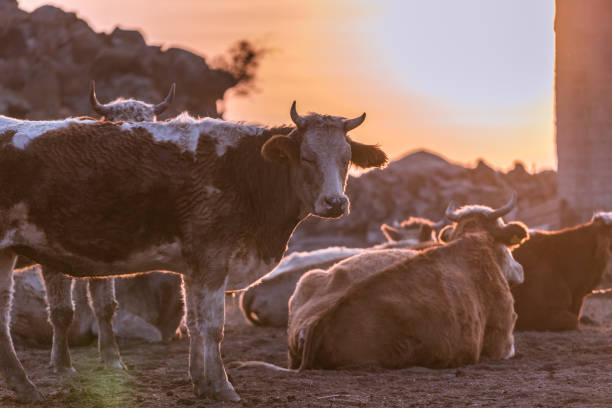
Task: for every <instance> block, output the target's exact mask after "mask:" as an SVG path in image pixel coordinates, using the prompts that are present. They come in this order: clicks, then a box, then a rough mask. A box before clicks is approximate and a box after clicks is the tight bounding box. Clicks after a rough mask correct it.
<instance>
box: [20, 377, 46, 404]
mask: <svg viewBox="0 0 612 408" xmlns="http://www.w3.org/2000/svg"><path fill="white" fill-rule="evenodd" d="M15 392H16V393H17V400H18V401H19V402H21V403H22V404H32V403H34V402H39V401H42V400H43V396H42V394H41V393H40V392H38V390H37V389H36V386H34V384H32V383H31V382H29V381H28V382H27V383H26V384H24V385H22V386H18V387H15Z"/></svg>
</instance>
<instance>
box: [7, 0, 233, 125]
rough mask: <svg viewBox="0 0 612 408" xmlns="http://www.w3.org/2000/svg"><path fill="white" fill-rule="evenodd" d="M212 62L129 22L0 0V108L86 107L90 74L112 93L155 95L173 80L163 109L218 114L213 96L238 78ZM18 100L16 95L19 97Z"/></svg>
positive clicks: (77, 111) (48, 114) (53, 113)
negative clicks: (163, 43)
mask: <svg viewBox="0 0 612 408" xmlns="http://www.w3.org/2000/svg"><path fill="white" fill-rule="evenodd" d="M232 72H233V71H232V67H228V68H227V70H222V69H211V68H210V67H209V65H208V63H207V61H206V60H205V59H204V58H203V57H201V56H199V55H197V54H194V53H192V52H189V51H186V50H183V49H180V48H171V49H169V50H163V49H162V48H161V47H160V46H157V45H155V46H153V45H147V43H146V41H145V39H144V37H143V35H142V34H141V33H140V32H138V31H134V30H124V29H122V28H115V29H114V30H113V31H112V32H111V33H110V34H105V33H96V32H95V31H94V30H92V29H91V28H90V27H89V25H88V24H87V23H86V22H85V21H83V20H81V19H80V18H78V17H77V15H76V14H74V13H67V12H65V11H63V10H62V9H60V8H57V7H54V6H42V7H40V8H38V9H36V10H34V11H33V12H31V13H27V12H25V11H23V10H20V9H19V8H18V5H17V3H16V2H15V1H13V0H0V89H4V90H11V91H12V93H10V94H9V93H6V92H3V93H1V94H0V114H5V115H9V116H18V117H24V116H27V119H61V118H64V117H66V116H81V115H84V114H91V112H90V110H89V103H88V90H89V82H90V81H91V80H92V79H95V80H96V81H97V82H98V95H99V96H100V97H101V98H102V99H104V100H106V101H110V100H113V99H115V98H117V97H120V96H123V97H127V98H129V97H135V98H140V99H142V100H144V101H146V102H150V103H159V101H161V100H162V99H163V98H164V97H165V96H166V94H167V92H168V89H169V86H170V84H171V83H172V82H175V83H176V85H177V90H176V98H175V100H174V103H173V105H172V106H171V109H169V110H168V111H167V112H166V113H165V115H166V117H167V116H168V115H176V114H178V113H180V112H183V111H189V112H190V113H191V114H193V115H195V116H212V117H218V116H219V115H218V112H217V101H218V100H220V99H223V97H224V95H225V92H226V91H227V90H228V89H230V88H232V87H234V86H236V85H237V84H239V82H240V81H241V80H242V79H241V78H238V77H237V76H234V75H237V74H233V73H232ZM16 100H19V103H16Z"/></svg>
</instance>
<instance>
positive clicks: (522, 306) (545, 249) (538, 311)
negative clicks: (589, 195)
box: [512, 213, 612, 331]
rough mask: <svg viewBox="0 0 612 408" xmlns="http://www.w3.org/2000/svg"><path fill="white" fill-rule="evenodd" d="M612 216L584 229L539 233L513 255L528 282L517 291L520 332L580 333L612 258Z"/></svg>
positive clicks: (601, 217) (599, 218)
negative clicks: (586, 303) (587, 304)
mask: <svg viewBox="0 0 612 408" xmlns="http://www.w3.org/2000/svg"><path fill="white" fill-rule="evenodd" d="M611 252H612V213H597V214H595V215H594V216H593V219H592V220H591V221H589V222H587V223H585V224H582V225H578V226H575V227H572V228H566V229H563V230H560V231H554V232H548V231H538V232H537V234H534V235H533V236H532V237H530V238H529V240H528V241H527V242H525V243H524V244H523V245H521V246H520V247H519V248H517V249H515V250H514V258H515V259H516V260H517V261H518V262H519V263H520V264H521V265H523V269H524V270H525V282H524V283H523V284H522V285H519V286H516V287H513V288H512V294H513V295H514V302H515V307H516V312H517V313H518V320H517V322H516V328H517V330H553V331H557V330H576V329H578V321H579V318H580V311H581V310H582V304H583V302H584V299H585V297H586V296H588V295H589V294H590V293H591V292H592V291H593V289H595V287H596V286H597V285H598V284H599V282H600V281H601V278H602V275H603V274H604V272H605V271H606V270H607V269H608V268H609V263H610V260H611V259H612V257H611V256H610V255H611Z"/></svg>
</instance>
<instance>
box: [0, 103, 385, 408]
mask: <svg viewBox="0 0 612 408" xmlns="http://www.w3.org/2000/svg"><path fill="white" fill-rule="evenodd" d="M290 113H291V119H292V121H293V122H294V124H295V126H292V127H280V128H266V127H260V126H255V125H245V124H239V123H232V122H227V121H223V120H217V119H211V118H204V119H194V118H191V117H189V116H188V115H186V114H183V115H180V116H178V117H177V118H175V119H172V120H169V121H166V122H143V123H121V122H118V123H114V122H98V121H87V120H84V121H79V120H74V119H66V120H61V121H42V122H32V121H22V120H16V119H12V118H7V117H0V191H2V194H1V195H0V369H1V371H2V374H3V375H4V377H5V379H6V383H7V384H8V386H9V387H10V388H12V389H13V390H15V391H16V393H17V395H18V397H19V398H20V399H21V400H24V401H33V400H38V399H40V394H39V393H38V391H37V389H36V387H35V386H34V385H33V384H32V382H31V381H30V380H29V378H28V377H27V375H26V373H25V371H24V370H23V367H22V366H21V363H20V362H19V360H18V359H17V356H16V354H15V351H14V349H13V345H12V342H11V338H10V332H9V309H10V303H11V293H12V290H11V289H12V280H13V278H12V270H13V266H14V264H15V259H16V257H17V256H18V255H22V256H26V257H29V258H31V259H33V260H35V261H37V262H39V263H41V264H44V265H45V270H46V272H45V273H49V274H56V275H58V276H59V274H61V273H65V274H68V275H70V276H73V277H105V276H109V275H124V274H133V273H138V272H146V271H154V270H167V271H174V272H178V273H181V274H182V277H183V285H184V291H185V296H186V299H185V302H186V307H187V326H188V329H189V335H190V346H189V348H190V353H189V374H190V378H191V381H192V383H193V386H194V391H195V394H196V395H198V396H201V395H207V396H211V397H214V398H219V399H222V400H231V401H237V400H239V399H240V398H239V396H238V394H237V393H236V392H235V391H234V388H233V386H232V384H231V383H230V382H229V381H228V379H227V374H226V372H225V367H224V365H223V361H222V359H221V354H220V344H221V341H222V339H223V323H224V295H225V290H226V288H240V287H244V286H246V285H248V284H249V283H250V282H252V281H253V280H255V279H257V278H258V277H260V276H261V275H263V274H264V273H265V272H267V271H269V270H270V269H272V268H273V267H274V266H275V265H276V264H277V263H278V262H279V261H280V259H281V257H282V255H283V253H284V252H285V250H286V246H287V242H288V239H289V237H290V236H291V234H292V232H293V230H294V229H295V228H296V227H297V225H298V224H299V223H300V222H301V221H302V220H303V219H305V218H306V217H307V216H309V215H310V214H314V215H316V216H319V217H325V218H335V217H340V216H342V215H344V214H347V213H348V211H349V200H348V198H347V197H346V195H345V193H344V189H345V186H346V181H347V174H348V168H349V165H350V164H351V163H352V164H354V165H356V166H359V167H363V168H368V167H381V166H384V165H385V164H386V163H387V156H386V155H385V154H384V152H383V151H382V150H380V148H379V147H377V146H373V145H366V144H362V143H359V142H356V141H354V140H353V139H352V138H351V137H350V136H348V135H347V132H349V131H351V130H352V129H354V128H356V127H357V126H359V125H360V124H361V123H362V122H363V121H364V119H365V114H363V115H361V116H359V117H357V118H354V119H345V118H342V117H338V116H328V115H320V114H315V113H313V114H309V115H307V116H301V115H299V114H298V113H297V111H296V108H295V102H294V103H293V105H292V107H291V111H290ZM34 181H35V182H34ZM92 282H95V280H94V281H92ZM65 353H68V350H65Z"/></svg>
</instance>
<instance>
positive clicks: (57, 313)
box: [0, 81, 181, 371]
mask: <svg viewBox="0 0 612 408" xmlns="http://www.w3.org/2000/svg"><path fill="white" fill-rule="evenodd" d="M175 89H176V85H175V84H172V86H171V87H170V91H169V92H168V96H166V98H165V99H164V100H163V101H162V102H160V103H159V104H157V105H152V104H148V103H145V102H142V101H139V100H134V99H122V98H119V99H116V100H114V101H112V102H109V103H107V104H101V103H100V102H99V101H98V98H97V97H96V89H95V82H94V81H91V85H90V90H89V102H90V104H91V107H92V109H93V110H94V111H95V112H97V113H99V114H101V115H102V116H103V118H102V120H107V121H111V122H117V121H132V122H142V121H155V120H156V119H157V115H159V114H161V113H163V112H164V111H165V110H166V109H167V108H168V107H169V106H170V105H171V104H172V101H173V100H174V95H175ZM1 130H2V129H1V128H0V131H1ZM28 263H30V262H28V261H27V260H25V259H23V258H22V259H20V262H19V264H18V266H19V267H24V266H26V265H27V264H28ZM48 269H50V267H45V265H42V277H43V281H44V284H45V291H46V294H47V303H48V307H49V321H50V323H51V326H52V328H53V336H52V348H51V366H52V367H53V370H54V371H66V370H68V371H74V369H73V368H72V363H71V361H70V354H69V353H68V352H67V351H68V343H72V344H83V343H87V342H88V341H89V339H90V338H91V331H92V323H93V322H92V313H91V309H90V306H89V302H88V299H87V293H88V292H89V294H90V298H91V304H92V306H93V312H94V313H93V315H94V316H95V320H96V322H97V328H98V350H99V353H100V357H101V358H102V361H104V363H105V365H106V366H107V367H113V368H125V366H124V364H123V362H122V361H121V357H120V353H119V348H118V347H117V342H116V340H115V334H114V330H113V317H114V315H115V311H116V309H117V302H116V300H115V282H114V280H113V279H92V280H89V279H77V280H75V282H74V287H73V288H71V282H72V279H70V278H66V277H64V276H62V275H61V274H58V273H55V272H53V271H51V272H48V271H47V270H48ZM30 275H31V274H28V277H29V278H33V279H36V276H35V275H34V276H30ZM138 280H139V281H141V282H142V283H148V284H147V285H145V286H144V287H146V288H149V289H153V288H154V289H157V290H156V291H154V292H153V293H151V295H150V296H148V297H145V298H143V299H142V301H141V303H145V302H151V304H149V305H142V304H141V305H137V304H136V302H135V301H131V302H128V301H127V300H126V302H124V303H125V304H126V305H128V304H129V305H130V306H132V308H131V310H130V312H132V313H130V314H126V313H122V314H121V316H120V319H121V322H118V323H119V326H121V325H122V326H123V327H124V328H127V327H126V324H125V323H126V322H128V321H129V322H131V323H136V324H138V325H139V330H140V331H141V333H143V334H145V333H146V338H148V339H150V340H153V339H156V338H157V336H159V337H160V340H161V339H162V338H163V339H165V340H167V339H168V336H170V337H171V336H172V334H171V333H170V332H172V329H171V328H170V327H169V326H172V325H173V324H174V322H175V321H176V320H177V317H178V316H177V313H180V312H176V311H175V310H176V309H177V307H176V306H177V305H176V304H168V305H166V308H167V309H168V310H172V311H175V312H173V313H174V314H173V315H172V316H170V313H169V312H161V313H156V311H157V310H159V306H160V305H158V304H157V303H156V301H157V296H158V295H159V294H160V293H166V292H164V291H163V289H164V287H166V286H174V287H178V286H179V285H178V282H177V277H174V276H171V275H166V274H163V275H158V276H151V277H141V278H139V279H138ZM148 280H152V282H146V281H148ZM153 282H155V283H153ZM129 283H130V281H123V282H122V285H124V286H125V285H129ZM155 285H157V286H155ZM38 293H39V292H37V291H31V292H30V293H29V295H32V296H35V295H37V294H38ZM177 299H178V298H177V297H176V296H173V297H169V298H168V299H167V300H168V302H169V303H171V302H172V301H176V300H177ZM32 301H33V304H36V301H34V300H33V299H32ZM178 306H179V309H180V306H181V302H179V303H178ZM74 309H76V314H75V312H74ZM139 309H147V310H146V314H147V315H148V316H147V317H153V319H150V320H153V321H147V319H142V316H138V314H139V313H134V312H138V311H139ZM37 311H38V310H37V308H32V310H29V311H22V314H21V315H20V316H21V317H23V318H26V319H27V320H31V321H33V322H34V321H36V312H37ZM140 314H142V313H140ZM166 315H167V317H168V320H170V321H171V322H169V323H168V324H167V322H159V324H156V325H154V324H151V323H153V322H155V318H156V317H159V316H166ZM178 319H179V320H180V317H178ZM66 322H73V323H72V324H70V323H68V326H66ZM155 323H158V322H155ZM177 325H178V324H177ZM44 326H46V325H44ZM155 326H159V327H155ZM25 328H26V327H23V325H20V326H18V327H17V328H16V331H17V332H19V333H21V332H22V329H25ZM127 331H129V329H128V330H127ZM174 331H176V326H175V329H174ZM43 333H44V331H43V330H42V329H40V328H39V330H38V331H35V332H33V333H32V334H33V337H34V339H35V340H38V341H41V340H42V341H44V339H45V337H46V336H44V335H42V334H43ZM21 334H25V333H21ZM164 336H165V337H164Z"/></svg>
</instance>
